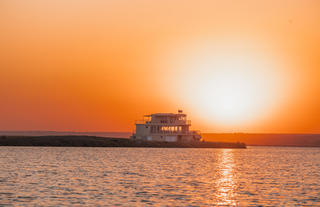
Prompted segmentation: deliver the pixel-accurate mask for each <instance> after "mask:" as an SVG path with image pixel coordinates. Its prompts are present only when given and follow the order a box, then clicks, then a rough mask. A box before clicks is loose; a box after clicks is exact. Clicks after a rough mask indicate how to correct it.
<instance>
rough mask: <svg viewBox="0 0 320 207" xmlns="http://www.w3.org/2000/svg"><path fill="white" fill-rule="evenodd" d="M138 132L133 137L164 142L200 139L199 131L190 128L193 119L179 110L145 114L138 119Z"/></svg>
mask: <svg viewBox="0 0 320 207" xmlns="http://www.w3.org/2000/svg"><path fill="white" fill-rule="evenodd" d="M135 124H136V132H135V133H134V134H133V135H132V136H131V139H136V140H145V141H162V142H190V141H200V140H201V135H200V133H199V132H198V131H192V130H189V128H190V126H191V121H190V120H187V115H186V114H184V113H183V111H182V110H179V111H178V113H177V114H174V113H156V114H151V115H145V116H144V118H143V120H141V121H136V123H135Z"/></svg>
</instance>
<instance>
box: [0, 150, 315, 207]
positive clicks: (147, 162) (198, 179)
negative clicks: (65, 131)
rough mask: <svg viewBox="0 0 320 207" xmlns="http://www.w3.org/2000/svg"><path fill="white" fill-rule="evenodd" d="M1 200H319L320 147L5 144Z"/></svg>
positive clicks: (285, 202) (128, 202)
mask: <svg viewBox="0 0 320 207" xmlns="http://www.w3.org/2000/svg"><path fill="white" fill-rule="evenodd" d="M0 206H320V148H293V147H249V148H248V149H164V148H160V149H157V148H82V147H79V148H76V147H0Z"/></svg>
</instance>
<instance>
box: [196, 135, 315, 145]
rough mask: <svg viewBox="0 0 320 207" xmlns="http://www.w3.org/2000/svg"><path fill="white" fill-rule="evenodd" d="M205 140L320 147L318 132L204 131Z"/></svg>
mask: <svg viewBox="0 0 320 207" xmlns="http://www.w3.org/2000/svg"><path fill="white" fill-rule="evenodd" d="M202 137H203V138H204V140H205V141H214V142H244V143H246V144H247V145H262V146H301V147H320V134H249V133H220V134H219V133H204V134H202Z"/></svg>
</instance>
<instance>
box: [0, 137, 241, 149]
mask: <svg viewBox="0 0 320 207" xmlns="http://www.w3.org/2000/svg"><path fill="white" fill-rule="evenodd" d="M0 146H53V147H154V148H246V145H245V144H244V143H240V142H235V143H231V142H229V143H228V142H151V141H139V140H136V141H135V140H130V139H124V138H106V137H96V136H0Z"/></svg>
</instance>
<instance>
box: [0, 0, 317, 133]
mask: <svg viewBox="0 0 320 207" xmlns="http://www.w3.org/2000/svg"><path fill="white" fill-rule="evenodd" d="M0 28H1V30H0V98H1V99H0V130H75V131H130V130H132V129H133V127H134V125H133V124H134V120H136V119H139V118H141V117H142V115H143V114H148V113H154V112H176V111H177V109H178V108H182V109H184V111H185V112H186V113H187V114H188V115H189V118H190V119H192V121H193V127H194V128H197V129H200V130H202V131H206V132H209V131H210V132H215V131H216V132H234V131H241V132H299V133H320V84H319V82H320V1H318V0H286V1H285V0H282V1H281V0H274V1H272V0H268V1H262V0H260V1H257V0H243V1H231V0H230V1H228V0H224V1H213V0H197V1H187V0H183V1H182V0H170V1H168V0H161V1H160V0H159V1H150V0H149V1H147V0H130V1H128V0H109V1H102V0H101V1H99V0H90V1H81V0H54V1H53V0H52V1H49V0H48V1H45V0H29V1H19V0H2V1H1V2H0Z"/></svg>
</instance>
